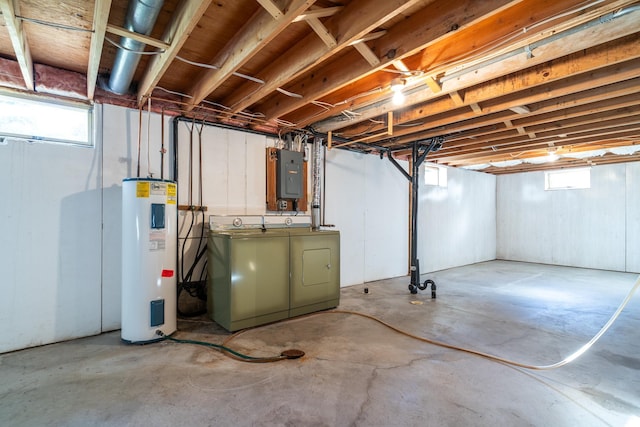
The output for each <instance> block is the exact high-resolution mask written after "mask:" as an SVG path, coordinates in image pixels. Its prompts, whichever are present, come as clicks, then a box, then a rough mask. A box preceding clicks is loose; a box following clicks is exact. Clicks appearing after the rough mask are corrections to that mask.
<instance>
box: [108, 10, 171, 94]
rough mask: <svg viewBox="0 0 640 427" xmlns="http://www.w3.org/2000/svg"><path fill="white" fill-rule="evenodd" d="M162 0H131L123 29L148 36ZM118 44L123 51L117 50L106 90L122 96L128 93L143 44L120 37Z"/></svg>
mask: <svg viewBox="0 0 640 427" xmlns="http://www.w3.org/2000/svg"><path fill="white" fill-rule="evenodd" d="M163 4H164V0H131V1H130V2H129V10H128V12H127V16H126V18H125V22H124V27H125V28H126V29H127V30H129V31H132V32H135V33H139V34H144V35H146V36H148V35H149V34H151V31H152V30H153V26H154V25H155V23H156V19H158V14H159V13H160V10H161V9H162V5H163ZM120 44H121V45H122V46H123V47H124V49H120V50H118V53H117V55H116V59H115V61H114V63H113V68H112V70H111V77H110V78H109V87H108V89H109V90H110V91H112V92H115V93H117V94H120V95H123V94H126V93H127V92H128V91H129V86H130V85H131V81H132V80H133V74H134V73H135V71H136V68H137V67H138V62H140V54H139V53H136V52H140V51H142V50H144V46H145V44H144V43H142V42H139V41H136V40H133V39H130V38H128V37H122V38H121V39H120Z"/></svg>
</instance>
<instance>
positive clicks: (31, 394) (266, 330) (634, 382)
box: [0, 261, 640, 426]
mask: <svg viewBox="0 0 640 427" xmlns="http://www.w3.org/2000/svg"><path fill="white" fill-rule="evenodd" d="M426 278H432V279H434V280H436V282H437V284H438V298H437V299H436V300H432V299H431V298H430V296H431V294H430V292H428V291H423V292H421V293H420V294H418V295H411V294H410V293H409V292H408V290H407V284H408V278H406V277H404V278H398V279H392V280H383V281H378V282H373V283H368V284H366V285H359V286H353V287H349V288H344V289H343V290H342V300H341V304H340V308H341V309H348V310H357V311H361V312H364V313H368V314H372V315H375V316H378V317H380V318H381V319H384V320H385V321H387V322H390V323H392V324H394V325H397V326H398V327H400V328H403V329H406V330H407V331H410V332H412V333H414V334H418V335H421V336H425V337H430V338H434V339H438V340H442V341H446V342H448V343H451V344H456V345H461V346H465V347H469V348H473V349H477V350H481V351H485V352H489V353H492V354H496V355H500V356H503V357H507V358H510V359H513V360H517V361H521V362H526V363H533V364H549V363H553V362H556V361H558V360H560V359H562V358H563V357H564V356H566V355H568V354H570V353H572V352H573V351H574V350H576V349H577V348H579V347H580V346H581V345H582V344H584V343H585V342H587V341H588V340H589V339H590V338H591V337H592V336H593V335H594V334H595V333H596V332H597V331H598V330H599V329H600V327H601V326H602V325H603V324H604V323H605V322H606V321H607V319H608V318H609V316H610V315H611V314H612V313H613V311H614V310H615V308H616V307H617V305H618V304H619V302H620V301H621V300H622V299H623V298H624V296H625V295H626V293H627V291H628V290H629V289H630V288H631V286H632V285H633V283H634V282H635V280H636V275H633V274H624V273H615V272H606V271H597V270H586V269H577V268H566V267H553V266H543V265H537V264H525V263H515V262H504V261H493V262H486V263H481V264H476V265H472V266H466V267H461V268H455V269H450V270H446V271H441V272H438V273H434V274H430V275H425V276H423V280H424V279H426ZM365 286H367V287H368V288H369V293H368V294H365V293H364V292H363V288H364V287H365ZM412 301H419V302H422V303H423V304H421V305H420V304H411V302H412ZM639 320H640V295H636V296H635V297H634V298H633V299H632V301H631V302H630V304H629V306H628V307H627V309H626V310H625V311H624V312H623V313H622V315H621V316H620V318H619V320H618V321H617V323H616V324H615V325H614V326H613V327H612V328H611V329H610V330H609V332H608V333H607V334H605V335H604V336H603V337H602V339H601V340H600V341H599V342H598V343H597V344H596V345H595V346H594V347H593V348H592V349H591V350H590V351H589V352H587V353H586V354H585V355H584V356H583V357H581V358H579V359H578V360H576V361H575V362H573V363H572V364H570V365H567V366H565V367H563V368H560V369H558V370H554V371H529V370H524V369H517V368H513V367H510V366H507V365H504V364H500V363H496V362H493V361H490V360H487V359H484V358H481V357H478V356H473V355H469V354H466V353H462V352H458V351H453V350H449V349H444V348H441V347H437V346H434V345H429V344H425V343H423V342H419V341H416V340H412V339H410V338H408V337H406V336H403V335H400V334H398V333H396V332H393V331H391V330H389V329H387V328H385V327H384V326H382V325H380V324H378V323H375V322H373V321H371V320H368V319H364V318H361V317H358V316H354V315H344V314H320V315H314V316H310V317H304V318H299V319H295V320H292V321H287V322H283V323H277V324H273V325H269V326H266V327H261V328H258V329H253V330H249V331H247V332H245V333H243V334H241V335H240V336H238V337H237V338H235V339H234V340H233V341H232V342H231V343H230V344H229V345H230V346H231V347H233V348H236V349H237V350H239V351H243V352H247V353H250V354H253V355H258V356H260V355H264V356H266V355H273V354H279V353H280V352H281V351H282V350H283V349H286V348H299V349H302V350H304V351H305V352H306V356H305V357H304V358H302V359H299V360H287V361H282V362H278V363H272V364H249V363H242V362H237V361H234V360H231V359H229V358H227V357H225V356H223V355H221V354H220V353H218V352H216V351H213V350H210V349H207V348H205V347H200V346H193V345H186V344H176V343H170V342H163V343H158V344H152V345H145V346H127V345H124V344H122V343H121V342H120V335H119V332H112V333H107V334H103V335H100V336H96V337H90V338H84V339H79V340H74V341H70V342H65V343H59V344H53V345H48V346H44V347H40V348H34V349H28V350H23V351H18V352H14V353H8V354H4V355H0V379H1V380H0V425H2V426H46V425H55V426H90V425H141V426H148V425H190V426H207V425H209V426H231V425H233V426H251V425H257V426H351V425H355V426H526V425H536V426H592V425H593V426H606V425H610V426H638V425H640V328H639V327H638V326H640V323H639ZM179 329H180V330H179V332H178V334H177V335H176V336H177V337H180V338H189V339H198V340H206V341H210V342H214V343H221V342H222V340H223V339H225V338H226V337H227V336H228V335H229V334H227V333H226V332H224V331H223V330H222V329H221V328H219V327H217V326H216V325H215V324H213V323H211V322H210V321H207V320H206V319H199V320H197V319H196V320H191V321H188V320H182V321H180V322H179Z"/></svg>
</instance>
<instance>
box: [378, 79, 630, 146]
mask: <svg viewBox="0 0 640 427" xmlns="http://www.w3.org/2000/svg"><path fill="white" fill-rule="evenodd" d="M639 94H640V77H639V78H635V79H630V80H625V81H622V82H618V83H613V84H609V85H606V84H605V85H604V86H603V87H599V86H597V85H596V87H594V88H593V89H589V90H586V91H582V92H579V93H570V94H567V95H565V96H561V97H559V98H551V99H548V98H545V99H544V100H542V101H540V102H538V103H536V104H533V107H534V111H535V113H533V114H532V115H531V116H529V117H527V118H526V119H524V118H519V116H518V115H517V114H514V113H511V112H505V111H500V112H498V113H493V114H489V115H486V116H483V117H475V115H473V114H471V113H469V112H466V111H465V112H463V113H460V114H456V112H455V111H454V112H450V113H449V112H443V113H440V114H437V115H434V116H430V117H429V129H425V130H423V131H420V132H418V131H416V132H415V133H413V134H410V135H405V136H403V137H400V138H396V139H395V140H394V141H393V143H394V144H396V145H402V144H406V143H408V142H412V141H414V140H416V139H426V138H432V137H435V136H442V135H452V134H456V133H461V132H465V131H470V130H474V129H477V128H479V127H482V126H491V125H496V124H500V123H503V122H504V121H505V120H509V121H510V122H512V126H513V125H514V124H515V125H528V124H535V123H536V122H537V123H540V122H542V123H544V122H545V121H547V120H548V121H551V122H553V121H554V120H561V119H563V118H569V117H579V116H581V115H583V114H591V113H596V112H599V111H606V110H611V109H615V108H621V107H627V106H632V105H637V104H638V103H639V102H640V96H639ZM538 116H539V117H540V118H539V119H536V118H537V117H538ZM422 127H424V126H422ZM396 133H397V132H396ZM377 143H378V144H383V145H386V143H385V142H384V141H383V142H380V141H377Z"/></svg>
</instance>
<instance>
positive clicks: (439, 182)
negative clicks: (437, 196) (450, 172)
mask: <svg viewBox="0 0 640 427" xmlns="http://www.w3.org/2000/svg"><path fill="white" fill-rule="evenodd" d="M424 183H425V184H426V185H434V186H437V187H446V186H447V168H443V167H438V166H425V167H424Z"/></svg>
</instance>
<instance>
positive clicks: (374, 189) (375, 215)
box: [325, 150, 409, 286]
mask: <svg viewBox="0 0 640 427" xmlns="http://www.w3.org/2000/svg"><path fill="white" fill-rule="evenodd" d="M400 163H401V164H402V165H403V166H404V167H406V162H400ZM325 191H326V194H325V196H326V204H325V209H326V211H325V217H326V223H327V224H334V225H335V226H336V229H338V230H340V258H341V263H340V268H341V271H340V273H341V279H340V280H341V285H342V286H348V285H355V284H359V283H363V282H366V281H371V280H379V279H384V278H389V277H397V276H403V275H406V274H407V263H408V257H407V242H408V227H409V225H408V206H409V191H408V181H407V180H406V179H405V178H404V177H403V176H402V175H401V174H400V172H399V171H398V170H396V169H395V167H394V166H393V165H392V164H391V163H390V162H389V161H388V160H386V159H385V160H381V159H380V158H379V157H378V156H372V155H363V154H358V153H352V152H348V151H343V150H330V151H328V152H327V170H326V189H325Z"/></svg>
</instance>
